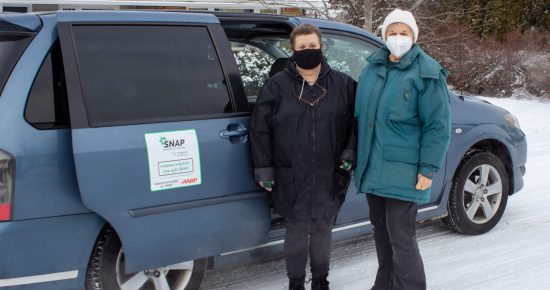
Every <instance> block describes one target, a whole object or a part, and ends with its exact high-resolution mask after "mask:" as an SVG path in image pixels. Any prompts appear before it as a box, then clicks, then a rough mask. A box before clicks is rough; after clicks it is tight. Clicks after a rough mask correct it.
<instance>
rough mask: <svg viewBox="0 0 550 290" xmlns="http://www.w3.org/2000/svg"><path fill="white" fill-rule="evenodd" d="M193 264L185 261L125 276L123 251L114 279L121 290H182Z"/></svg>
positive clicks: (120, 253)
mask: <svg viewBox="0 0 550 290" xmlns="http://www.w3.org/2000/svg"><path fill="white" fill-rule="evenodd" d="M193 264H194V262H193V261H192V260H191V261H187V262H182V263H178V264H174V265H170V266H166V267H160V268H156V269H151V270H145V271H141V272H137V273H132V274H127V273H126V267H125V259H124V251H123V250H122V249H121V250H120V251H119V253H118V256H117V260H116V266H115V267H116V268H115V269H116V278H117V283H118V286H119V287H120V289H121V290H136V289H139V290H184V289H185V287H186V286H187V284H188V283H189V281H190V280H191V275H192V274H193Z"/></svg>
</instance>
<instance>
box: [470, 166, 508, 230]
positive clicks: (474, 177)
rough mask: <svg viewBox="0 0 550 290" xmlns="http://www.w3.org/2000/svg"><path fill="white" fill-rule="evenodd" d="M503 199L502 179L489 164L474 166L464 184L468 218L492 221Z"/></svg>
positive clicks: (479, 221) (478, 220) (478, 221)
mask: <svg viewBox="0 0 550 290" xmlns="http://www.w3.org/2000/svg"><path fill="white" fill-rule="evenodd" d="M501 201H502V179H501V177H500V174H499V173H498V171H497V169H496V168H495V167H494V166H492V165H489V164H482V165H479V166H477V167H476V168H474V169H473V170H472V171H471V172H470V174H468V178H467V179H466V182H465V184H464V191H463V195H462V206H463V209H464V212H465V213H466V216H467V217H468V219H469V220H470V221H471V222H473V223H475V224H484V223H486V222H488V221H490V220H491V219H492V218H493V217H494V216H495V215H496V213H497V211H498V209H499V207H500V203H501Z"/></svg>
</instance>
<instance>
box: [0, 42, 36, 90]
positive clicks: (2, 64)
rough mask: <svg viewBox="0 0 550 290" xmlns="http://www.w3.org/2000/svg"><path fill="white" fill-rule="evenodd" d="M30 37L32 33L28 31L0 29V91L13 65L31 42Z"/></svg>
mask: <svg viewBox="0 0 550 290" xmlns="http://www.w3.org/2000/svg"><path fill="white" fill-rule="evenodd" d="M32 37H33V34H29V33H12V32H5V31H0V92H2V91H4V86H5V85H6V82H7V81H8V78H9V77H10V74H11V71H12V70H13V67H14V66H15V64H16V63H17V61H18V60H19V57H20V56H21V54H23V51H25V48H27V46H28V45H29V43H30V42H31V40H32Z"/></svg>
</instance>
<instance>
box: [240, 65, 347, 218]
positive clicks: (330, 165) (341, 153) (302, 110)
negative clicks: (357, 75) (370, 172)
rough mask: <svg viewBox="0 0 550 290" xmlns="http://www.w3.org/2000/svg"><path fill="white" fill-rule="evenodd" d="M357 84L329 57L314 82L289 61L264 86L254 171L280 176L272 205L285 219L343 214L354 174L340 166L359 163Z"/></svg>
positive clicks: (255, 124)
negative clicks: (356, 159)
mask: <svg viewBox="0 0 550 290" xmlns="http://www.w3.org/2000/svg"><path fill="white" fill-rule="evenodd" d="M317 85H318V86H317ZM302 87H303V89H302ZM356 87H357V83H356V82H355V81H354V80H353V79H352V78H351V77H349V76H347V75H346V74H343V73H340V72H338V71H335V70H332V69H331V68H330V66H329V65H328V63H327V62H326V61H325V60H323V62H322V64H321V72H320V74H319V77H318V79H317V82H316V85H314V86H309V84H308V83H307V82H306V83H304V80H303V78H302V76H301V75H300V74H299V73H298V71H297V70H296V66H295V64H294V63H293V62H292V61H290V62H289V63H288V66H287V68H286V69H285V70H284V71H281V72H279V73H278V74H276V75H274V76H273V77H271V78H270V79H268V80H267V81H266V83H265V84H264V86H263V87H262V89H261V91H260V94H259V96H258V99H257V102H256V106H255V108H254V111H253V113H252V118H251V124H250V134H249V138H250V146H251V153H252V160H253V162H254V167H255V170H254V174H255V178H256V180H257V181H262V180H274V181H275V185H274V186H273V193H272V198H273V205H274V208H275V210H276V211H277V212H278V213H279V214H281V215H282V216H283V217H285V218H286V219H289V220H291V221H302V220H308V219H312V218H317V217H319V218H322V217H335V216H336V215H337V214H338V211H339V209H340V206H341V204H342V202H343V200H344V198H345V193H346V191H347V187H348V185H349V180H350V175H349V174H348V173H341V172H339V171H338V170H337V168H338V166H339V165H340V162H341V160H348V161H351V162H352V163H353V164H355V152H356V146H357V145H356V136H357V134H356V129H355V128H356V126H355V119H354V106H355V89H356ZM324 90H326V93H325V95H324V97H323V93H324ZM300 92H301V93H302V100H300V99H299V96H300ZM316 100H318V103H317V104H316V105H310V104H308V103H307V102H309V103H315V102H316Z"/></svg>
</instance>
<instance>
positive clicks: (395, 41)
mask: <svg viewBox="0 0 550 290" xmlns="http://www.w3.org/2000/svg"><path fill="white" fill-rule="evenodd" d="M412 45H413V43H412V39H411V38H410V37H408V36H403V35H392V36H388V38H387V39H386V46H387V47H388V49H389V50H390V52H391V54H393V55H394V56H395V57H397V58H401V57H402V56H403V55H405V53H407V52H409V50H411V47H412Z"/></svg>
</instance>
